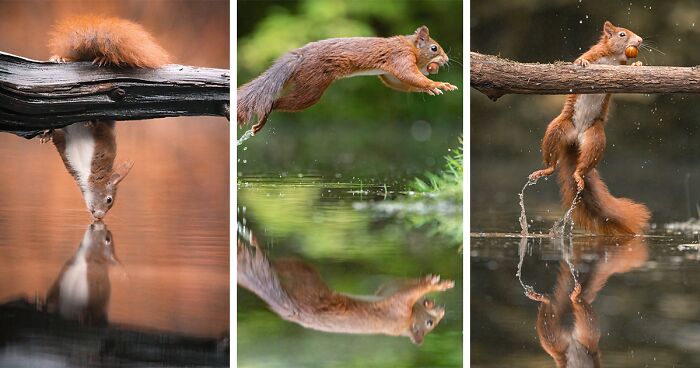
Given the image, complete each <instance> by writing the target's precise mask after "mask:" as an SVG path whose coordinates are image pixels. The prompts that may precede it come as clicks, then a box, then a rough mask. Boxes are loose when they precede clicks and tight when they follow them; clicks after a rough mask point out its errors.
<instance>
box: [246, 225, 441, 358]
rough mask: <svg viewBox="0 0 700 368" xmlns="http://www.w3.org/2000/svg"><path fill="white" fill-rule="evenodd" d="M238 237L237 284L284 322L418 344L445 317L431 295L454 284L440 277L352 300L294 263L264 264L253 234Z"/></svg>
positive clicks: (290, 260) (388, 287) (385, 288)
mask: <svg viewBox="0 0 700 368" xmlns="http://www.w3.org/2000/svg"><path fill="white" fill-rule="evenodd" d="M250 243H251V244H250V245H249V244H245V242H244V241H243V240H241V237H240V236H239V238H238V256H237V258H238V271H237V273H238V274H237V279H238V284H239V285H241V286H242V287H244V288H246V289H248V290H250V291H251V292H253V293H255V294H256V295H257V296H258V297H260V298H261V299H263V300H264V301H265V302H266V303H267V304H268V306H269V307H270V309H272V311H274V312H275V313H276V314H278V315H279V316H280V317H281V318H282V319H284V320H287V321H290V322H294V323H297V324H299V325H301V326H304V327H306V328H310V329H314V330H319V331H325V332H336V333H352V334H384V335H390V336H406V337H408V338H410V339H411V341H412V342H413V343H414V344H417V345H420V344H422V343H423V339H424V337H425V335H426V334H428V333H429V332H430V331H432V330H433V329H434V328H435V327H437V325H438V324H439V323H440V321H441V320H442V318H443V317H444V315H445V310H444V308H442V307H439V306H436V305H435V301H434V300H432V299H427V298H423V296H424V295H425V294H427V293H430V292H435V291H445V290H448V289H451V288H452V287H453V286H454V281H452V280H440V277H439V276H434V275H429V276H426V277H422V278H418V279H413V280H401V281H397V282H393V283H390V284H388V285H385V286H383V287H380V288H379V289H378V290H377V292H376V293H375V294H374V295H367V296H353V295H348V294H343V293H339V292H337V291H333V290H331V289H330V288H329V287H328V285H326V283H325V282H324V281H323V279H322V278H321V276H320V275H319V273H318V272H317V271H316V270H315V269H314V268H313V267H312V266H311V265H309V264H308V263H306V262H304V261H302V260H300V259H296V258H283V259H277V260H275V261H274V262H271V261H270V260H268V258H267V257H266V255H265V254H264V252H263V251H262V249H260V248H259V246H258V245H257V241H256V240H255V237H254V236H252V235H251V238H250Z"/></svg>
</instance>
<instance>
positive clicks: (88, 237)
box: [46, 221, 117, 325]
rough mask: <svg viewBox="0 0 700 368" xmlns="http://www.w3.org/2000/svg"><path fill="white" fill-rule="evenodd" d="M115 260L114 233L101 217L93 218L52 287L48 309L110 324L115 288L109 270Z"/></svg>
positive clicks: (71, 317) (85, 319) (87, 320)
mask: <svg viewBox="0 0 700 368" xmlns="http://www.w3.org/2000/svg"><path fill="white" fill-rule="evenodd" d="M115 263H117V260H116V257H115V255H114V238H113V237H112V233H111V232H110V231H109V229H107V226H106V225H105V224H104V223H102V222H101V221H96V222H93V223H92V224H90V225H89V226H88V228H87V230H85V235H83V240H82V241H81V242H80V246H79V248H78V250H77V251H76V252H75V255H73V257H72V258H71V259H70V260H68V262H66V264H65V265H64V266H63V269H61V272H60V273H59V275H58V278H57V279H56V281H55V282H54V284H53V286H52V287H51V289H50V290H49V292H48V295H47V297H46V306H47V310H48V311H49V312H52V313H58V314H59V315H61V316H62V317H64V318H68V319H77V320H79V321H80V322H81V323H85V324H88V325H106V324H107V307H108V305H109V296H110V291H111V290H110V282H109V272H108V271H109V266H110V265H112V264H115Z"/></svg>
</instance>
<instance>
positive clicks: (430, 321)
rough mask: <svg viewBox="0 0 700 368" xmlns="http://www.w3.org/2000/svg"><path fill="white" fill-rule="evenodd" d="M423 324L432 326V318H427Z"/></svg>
mask: <svg viewBox="0 0 700 368" xmlns="http://www.w3.org/2000/svg"><path fill="white" fill-rule="evenodd" d="M425 325H426V326H428V327H433V320H432V319H429V320H427V321H425Z"/></svg>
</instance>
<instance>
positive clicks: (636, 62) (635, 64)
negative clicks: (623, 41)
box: [630, 61, 644, 66]
mask: <svg viewBox="0 0 700 368" xmlns="http://www.w3.org/2000/svg"><path fill="white" fill-rule="evenodd" d="M630 65H631V66H644V65H643V64H642V62H641V61H635V62H634V63H632V64H630Z"/></svg>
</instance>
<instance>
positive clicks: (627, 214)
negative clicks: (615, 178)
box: [559, 147, 651, 235]
mask: <svg viewBox="0 0 700 368" xmlns="http://www.w3.org/2000/svg"><path fill="white" fill-rule="evenodd" d="M562 156H563V157H562V158H561V160H560V163H559V185H560V186H561V198H562V204H563V206H564V207H565V208H569V207H570V206H571V202H572V201H573V200H574V196H575V195H576V182H575V181H574V178H573V174H574V171H575V170H576V160H577V157H578V152H577V148H576V147H570V148H568V149H567V151H566V152H564V155H562ZM584 181H585V187H584V189H583V193H581V201H580V202H579V203H578V204H577V205H576V208H575V209H574V213H573V219H574V223H576V224H578V225H580V226H581V227H582V228H584V229H585V230H587V231H592V232H594V233H597V234H605V235H622V234H642V233H643V232H644V230H645V229H646V228H647V225H648V222H649V218H650V217H651V215H650V213H649V210H648V209H647V208H646V206H644V205H643V204H640V203H636V202H634V201H632V200H630V199H627V198H615V197H613V196H612V194H610V191H609V190H608V187H607V186H606V185H605V183H603V180H602V179H601V178H600V175H599V174H598V171H597V170H595V169H593V170H591V171H590V172H589V173H588V174H587V175H586V177H585V178H584Z"/></svg>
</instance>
